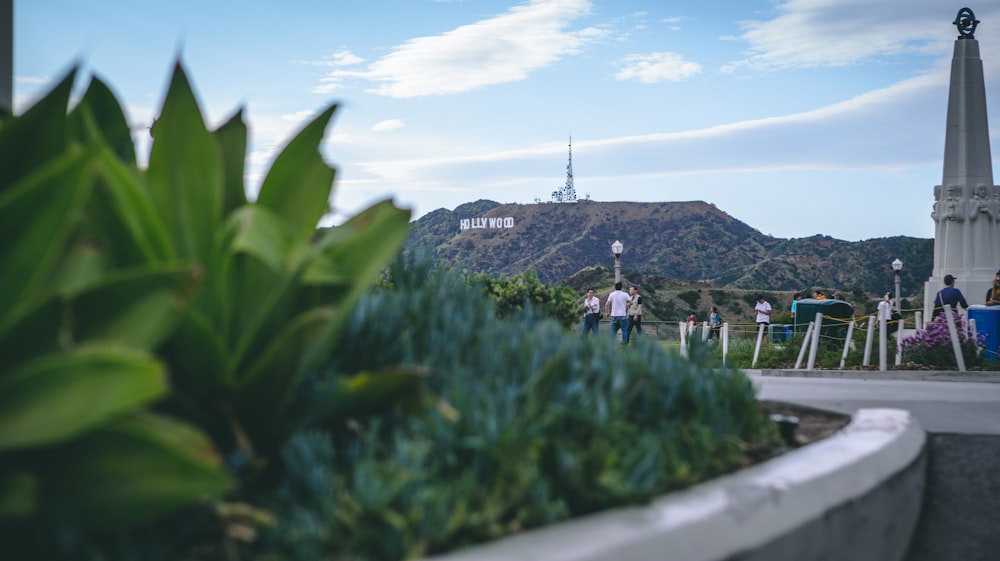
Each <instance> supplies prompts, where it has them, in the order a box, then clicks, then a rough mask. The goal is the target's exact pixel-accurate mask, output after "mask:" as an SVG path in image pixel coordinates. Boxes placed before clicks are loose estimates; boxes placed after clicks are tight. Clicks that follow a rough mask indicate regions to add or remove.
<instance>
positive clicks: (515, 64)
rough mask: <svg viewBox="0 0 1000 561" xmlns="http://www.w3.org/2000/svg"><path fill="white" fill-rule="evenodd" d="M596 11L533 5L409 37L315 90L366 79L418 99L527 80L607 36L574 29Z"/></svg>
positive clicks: (551, 0)
mask: <svg viewBox="0 0 1000 561" xmlns="http://www.w3.org/2000/svg"><path fill="white" fill-rule="evenodd" d="M590 7H591V2H590V1H589V0H531V1H530V2H529V3H528V4H525V5H520V6H515V7H513V8H511V9H510V10H508V11H507V12H505V13H503V14H500V15H498V16H495V17H492V18H488V19H483V20H480V21H477V22H475V23H472V24H469V25H463V26H460V27H458V28H455V29H453V30H451V31H447V32H445V33H442V34H439V35H434V36H428V37H417V38H414V39H410V40H409V41H406V42H405V43H403V44H402V45H399V46H397V47H395V48H394V49H393V50H392V51H391V52H390V53H389V54H388V55H386V56H384V57H382V58H381V59H379V60H377V61H375V62H373V63H372V64H370V65H369V66H368V68H367V69H366V70H362V71H349V70H338V71H334V72H332V73H330V74H329V75H328V76H326V77H325V78H323V79H322V80H321V83H320V85H319V86H317V88H315V90H314V91H316V92H319V93H329V92H330V91H333V90H335V89H337V88H338V87H339V86H340V84H341V83H342V82H343V81H344V80H348V79H362V80H369V81H373V82H376V83H377V86H376V87H375V88H374V89H373V90H372V91H373V92H374V93H376V94H379V95H384V96H387V97H393V98H411V97H419V96H428V95H446V94H456V93H463V92H468V91H472V90H475V89H478V88H483V87H486V86H490V85H495V84H502V83H507V82H514V81H518V80H523V79H525V78H527V77H528V75H529V74H531V73H532V72H535V71H537V70H539V69H542V68H544V67H546V66H549V65H551V64H554V63H556V62H558V61H559V60H560V59H562V58H563V57H566V56H570V55H574V54H577V53H579V52H580V51H581V49H582V48H583V47H585V46H586V45H587V44H589V43H591V42H592V41H594V40H596V39H597V38H600V37H603V36H605V35H607V32H606V31H603V30H599V29H597V28H585V29H582V30H578V31H569V30H567V28H568V27H569V25H570V22H572V21H573V20H574V19H576V18H578V17H581V16H584V15H586V14H588V13H589V12H590Z"/></svg>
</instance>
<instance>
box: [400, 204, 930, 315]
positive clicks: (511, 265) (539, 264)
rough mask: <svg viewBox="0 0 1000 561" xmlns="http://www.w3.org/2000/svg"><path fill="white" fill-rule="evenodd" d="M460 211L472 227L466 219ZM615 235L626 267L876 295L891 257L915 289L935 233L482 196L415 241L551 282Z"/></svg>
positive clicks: (742, 284)
mask: <svg viewBox="0 0 1000 561" xmlns="http://www.w3.org/2000/svg"><path fill="white" fill-rule="evenodd" d="M505 219H506V221H505ZM462 220H466V221H467V222H466V223H465V224H466V226H471V227H468V228H467V229H462V228H461V224H462V222H461V221H462ZM505 224H506V225H508V226H509V227H504V225H505ZM480 226H482V227H480ZM616 239H617V240H621V242H622V243H623V244H624V246H625V250H624V252H623V254H622V257H621V264H622V268H623V270H628V271H630V272H631V273H632V274H633V275H636V274H639V275H653V276H663V277H668V278H672V279H678V280H680V281H687V282H692V283H698V284H700V285H704V286H705V287H709V286H712V287H726V288H730V289H741V290H765V291H795V290H811V289H812V288H813V287H825V288H829V289H837V290H842V291H844V292H851V293H858V294H861V293H867V294H869V295H875V294H881V293H883V292H885V291H887V290H892V288H893V274H892V270H891V266H890V263H891V262H892V260H893V259H895V258H897V257H898V258H899V259H901V260H902V261H903V263H904V264H905V266H904V268H903V274H902V284H903V287H904V293H905V294H906V295H908V296H917V295H919V292H920V291H921V290H922V288H923V283H924V281H926V280H927V278H928V277H929V276H930V274H931V269H932V267H933V249H934V240H932V239H921V238H912V237H905V236H895V237H889V238H877V239H871V240H864V241H860V242H848V241H843V240H837V239H834V238H831V237H829V236H812V237H809V238H793V239H784V238H775V237H771V236H768V235H765V234H762V233H761V232H760V231H758V230H756V229H754V228H752V227H751V226H749V225H747V224H745V223H743V222H740V221H739V220H737V219H735V218H733V217H732V216H729V215H728V214H726V213H725V212H723V211H721V210H719V209H718V208H716V207H715V205H712V204H708V203H705V202H702V201H689V202H660V203H630V202H596V201H580V202H579V203H576V204H554V203H540V204H500V203H496V202H494V201H485V200H480V201H476V202H473V203H468V204H465V205H461V206H459V207H457V208H455V210H453V211H452V210H447V209H438V210H436V211H434V212H432V213H429V214H427V215H425V216H423V217H421V218H420V219H418V220H416V221H414V223H413V227H412V229H411V233H410V237H409V239H408V241H407V247H408V248H410V249H414V248H425V249H428V250H430V251H431V252H432V253H433V254H434V255H436V256H437V257H438V258H440V259H443V260H444V261H446V262H447V263H450V264H452V265H460V266H463V267H466V268H468V269H469V270H472V271H482V272H487V273H490V274H508V275H512V274H520V273H522V272H526V271H530V270H534V271H537V273H538V277H539V278H540V279H541V280H542V281H544V282H548V283H552V282H564V281H566V280H567V279H569V278H570V277H572V276H573V275H576V274H577V273H580V272H581V271H583V270H585V269H588V268H594V267H608V268H610V267H613V265H614V257H613V256H612V255H611V244H612V242H614V241H615V240H616Z"/></svg>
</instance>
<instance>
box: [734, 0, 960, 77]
mask: <svg viewBox="0 0 1000 561" xmlns="http://www.w3.org/2000/svg"><path fill="white" fill-rule="evenodd" d="M775 10H776V16H775V17H774V18H772V19H768V20H752V21H746V22H744V23H743V24H742V28H743V30H744V31H743V33H742V34H741V35H740V36H739V39H741V40H743V41H746V42H747V43H748V44H749V57H748V58H746V59H744V60H741V61H737V62H735V63H733V64H731V65H728V66H727V67H726V68H724V70H725V71H731V70H733V69H734V68H739V67H750V68H756V69H765V70H775V69H787V68H799V67H806V68H807V67H817V66H846V65H851V64H857V63H859V62H862V61H866V60H871V59H877V58H881V57H886V56H892V55H899V54H904V53H907V54H908V53H912V52H915V51H916V52H924V53H927V54H935V55H937V54H940V53H941V52H942V51H944V50H947V49H948V46H949V45H950V40H951V39H952V38H953V35H954V34H953V33H949V32H948V29H947V27H945V26H942V25H940V23H941V18H942V8H941V3H940V2H938V1H936V0H882V1H880V2H870V1H869V0H837V1H831V0H789V1H787V2H784V3H780V4H778V5H777V7H776V8H775ZM946 15H947V14H946Z"/></svg>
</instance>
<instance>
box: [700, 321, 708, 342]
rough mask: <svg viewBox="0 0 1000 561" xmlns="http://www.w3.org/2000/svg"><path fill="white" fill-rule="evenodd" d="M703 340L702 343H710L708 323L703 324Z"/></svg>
mask: <svg viewBox="0 0 1000 561" xmlns="http://www.w3.org/2000/svg"><path fill="white" fill-rule="evenodd" d="M701 340H702V342H704V341H708V322H707V321H703V322H701Z"/></svg>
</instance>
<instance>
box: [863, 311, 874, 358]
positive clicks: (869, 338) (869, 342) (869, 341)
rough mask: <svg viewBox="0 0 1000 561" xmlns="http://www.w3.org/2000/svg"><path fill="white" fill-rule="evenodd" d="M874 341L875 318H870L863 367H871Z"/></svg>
mask: <svg viewBox="0 0 1000 561" xmlns="http://www.w3.org/2000/svg"><path fill="white" fill-rule="evenodd" d="M874 340H875V316H868V334H867V335H866V336H865V357H864V359H863V360H862V361H861V365H862V366H871V363H872V341H874Z"/></svg>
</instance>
